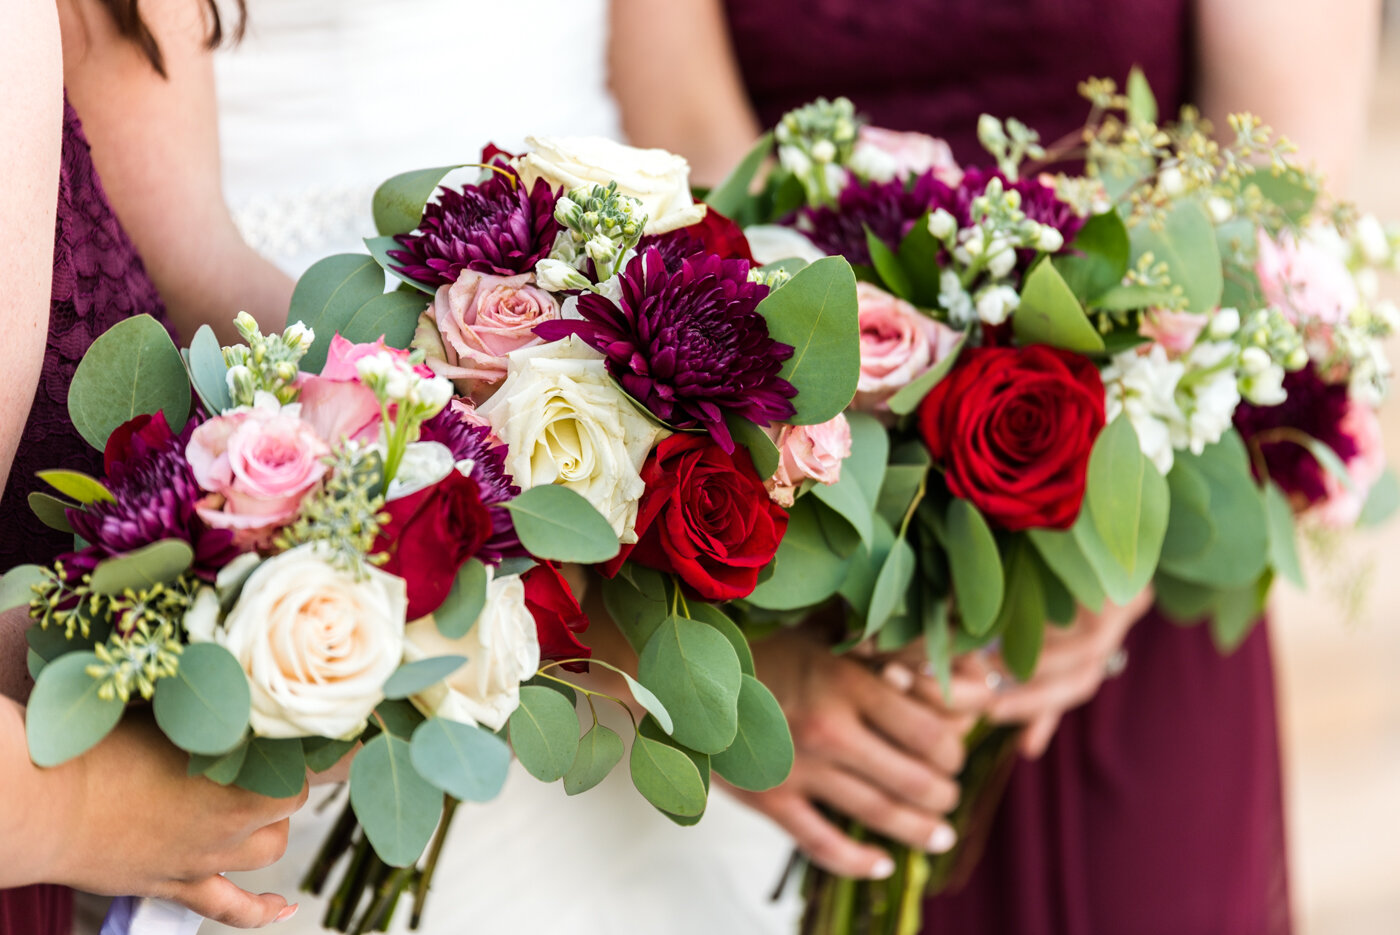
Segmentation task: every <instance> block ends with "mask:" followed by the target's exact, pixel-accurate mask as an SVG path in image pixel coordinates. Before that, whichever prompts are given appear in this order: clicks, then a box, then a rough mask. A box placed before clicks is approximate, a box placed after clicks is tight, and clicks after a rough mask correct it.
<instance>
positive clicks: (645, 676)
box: [637, 617, 743, 814]
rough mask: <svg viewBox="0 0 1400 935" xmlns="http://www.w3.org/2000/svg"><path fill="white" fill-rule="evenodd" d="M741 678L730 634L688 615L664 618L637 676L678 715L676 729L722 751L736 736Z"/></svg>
mask: <svg viewBox="0 0 1400 935" xmlns="http://www.w3.org/2000/svg"><path fill="white" fill-rule="evenodd" d="M742 678H743V670H742V669H741V668H740V666H739V658H738V656H737V655H736V654H735V652H734V648H733V647H732V646H730V645H729V640H728V639H726V638H725V637H724V635H723V634H721V633H719V632H717V631H716V630H715V629H714V628H713V627H710V626H707V625H705V624H703V623H700V622H698V621H695V620H690V619H688V618H685V617H671V618H670V619H668V620H666V621H665V622H664V623H662V624H661V626H660V627H658V628H657V630H656V633H655V634H654V635H653V636H652V638H651V640H650V641H648V642H647V645H646V647H645V648H644V649H643V650H642V653H641V657H640V658H639V659H638V661H637V680H638V681H640V682H641V683H642V684H643V685H645V686H647V687H648V688H650V689H651V690H652V692H653V693H655V695H656V697H657V698H659V699H660V700H661V703H662V704H663V705H665V706H666V710H667V711H668V712H670V715H671V717H672V718H673V719H674V722H675V725H674V726H675V729H674V730H673V731H671V735H672V736H673V737H675V738H676V740H677V741H678V742H680V743H683V744H685V745H686V746H688V747H692V748H694V749H695V750H698V751H699V752H701V753H718V752H720V751H721V750H723V749H725V748H726V747H728V746H729V744H730V743H732V742H733V740H734V733H735V731H736V730H738V718H739V713H738V700H739V685H740V682H741V680H742ZM678 814H679V813H678Z"/></svg>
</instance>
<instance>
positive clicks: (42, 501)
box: [29, 490, 80, 535]
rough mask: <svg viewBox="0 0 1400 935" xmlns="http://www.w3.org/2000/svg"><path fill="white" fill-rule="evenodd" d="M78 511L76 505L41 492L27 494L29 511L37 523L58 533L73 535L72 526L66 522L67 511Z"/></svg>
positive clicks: (34, 491) (35, 491)
mask: <svg viewBox="0 0 1400 935" xmlns="http://www.w3.org/2000/svg"><path fill="white" fill-rule="evenodd" d="M77 509H80V507H79V506H78V504H76V503H70V502H68V501H67V500H60V499H59V498H58V497H55V496H51V495H50V494H46V493H44V492H43V491H41V490H33V491H30V493H29V511H30V512H31V513H33V514H34V516H35V518H36V519H38V520H39V522H41V523H43V524H44V525H45V526H47V527H49V528H50V529H53V530H56V531H58V532H66V533H68V534H69V535H72V534H73V524H72V523H70V522H69V521H68V511H69V510H77Z"/></svg>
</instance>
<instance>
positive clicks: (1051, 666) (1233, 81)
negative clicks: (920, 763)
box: [609, 0, 1380, 875]
mask: <svg viewBox="0 0 1400 935" xmlns="http://www.w3.org/2000/svg"><path fill="white" fill-rule="evenodd" d="M1194 15H1195V19H1196V30H1195V37H1196V42H1197V50H1196V51H1197V63H1196V67H1197V75H1196V79H1197V80H1196V83H1195V87H1196V88H1197V89H1198V98H1199V103H1200V105H1201V108H1202V111H1203V113H1204V115H1205V116H1206V117H1207V118H1208V119H1210V120H1211V121H1212V123H1213V124H1214V125H1215V126H1216V127H1219V128H1222V129H1224V128H1227V126H1228V124H1227V122H1226V117H1227V116H1228V115H1229V113H1231V112H1233V111H1238V110H1251V111H1253V112H1255V113H1258V114H1260V115H1262V116H1264V117H1265V118H1266V119H1267V121H1268V123H1269V124H1270V125H1272V126H1273V127H1274V128H1275V129H1277V130H1279V131H1280V132H1282V133H1284V134H1285V135H1286V136H1288V137H1289V138H1290V139H1292V140H1293V141H1294V142H1295V143H1297V144H1298V145H1299V147H1300V149H1301V151H1302V152H1304V153H1306V154H1307V156H1308V158H1309V159H1311V160H1312V161H1314V162H1315V164H1316V166H1317V167H1318V168H1319V169H1320V170H1321V171H1322V172H1323V173H1324V174H1325V175H1327V177H1328V178H1329V179H1330V181H1331V183H1332V190H1333V191H1334V192H1337V193H1339V194H1340V193H1341V192H1343V191H1344V186H1345V183H1346V181H1347V179H1348V174H1349V170H1350V168H1351V164H1352V160H1353V158H1354V156H1355V153H1356V151H1357V146H1358V144H1359V142H1360V139H1361V137H1362V134H1363V131H1364V127H1365V115H1366V112H1367V104H1368V100H1369V93H1370V86H1371V81H1372V77H1373V72H1374V70H1375V56H1376V51H1377V49H1376V46H1377V42H1376V39H1377V37H1378V36H1379V22H1380V3H1379V0H1341V2H1338V3H1334V4H1318V3H1315V2H1312V0H1231V2H1228V3H1221V2H1206V0H1200V2H1198V3H1197V4H1196V6H1195V9H1194ZM612 20H613V31H612V39H611V46H610V49H609V65H610V68H611V71H612V86H613V91H614V93H615V94H616V96H617V100H618V105H619V107H620V110H621V117H622V124H623V127H624V129H625V130H626V132H627V135H628V137H629V138H630V140H631V142H632V143H634V144H636V145H639V146H658V147H662V148H665V149H669V150H672V151H674V152H677V153H680V154H681V155H684V156H685V157H686V158H687V159H689V160H690V163H691V167H692V172H693V178H694V180H695V181H696V183H697V184H713V183H714V182H716V181H718V180H719V179H721V178H723V177H724V175H725V173H726V172H727V171H728V170H729V168H730V167H732V166H733V165H734V164H735V163H736V162H738V160H739V159H741V158H742V157H743V155H744V154H745V153H746V152H747V151H748V149H749V147H750V146H751V145H752V142H753V140H754V139H755V138H756V137H757V136H758V134H759V132H760V129H761V128H760V127H759V124H758V120H757V118H756V116H755V115H754V112H753V109H752V108H751V107H750V105H749V103H748V100H747V98H746V96H745V94H744V92H743V83H742V78H741V76H740V75H739V73H738V70H737V67H736V64H735V57H734V50H733V48H732V46H731V44H730V41H729V37H728V34H727V31H726V27H725V21H724V9H723V5H722V3H721V2H720V0H668V2H667V3H664V4H661V3H655V2H651V0H612ZM1067 93H1068V92H1067ZM1149 605H1150V598H1149V596H1148V595H1142V596H1140V597H1139V598H1137V599H1136V600H1134V601H1132V602H1130V604H1129V606H1128V607H1123V608H1118V607H1111V606H1110V607H1106V608H1105V609H1104V611H1103V612H1102V613H1099V614H1093V613H1089V612H1087V611H1081V612H1080V614H1079V615H1078V616H1077V617H1076V619H1075V622H1074V623H1073V624H1072V625H1071V626H1070V627H1068V628H1064V629H1060V628H1054V627H1052V628H1049V630H1048V632H1047V636H1046V646H1045V651H1044V654H1043V656H1042V661H1041V665H1040V670H1039V672H1038V673H1037V674H1036V675H1035V676H1034V677H1033V678H1032V680H1031V681H1030V682H1028V683H1026V684H1025V685H1020V686H1012V687H1010V688H1007V689H1005V690H1003V691H1001V692H997V693H994V694H988V692H987V689H986V685H987V675H988V674H989V673H990V672H992V671H997V672H998V673H999V674H1000V673H1001V672H1003V671H1004V667H1003V666H1002V665H1001V662H1000V660H999V659H997V658H996V657H995V656H992V657H988V658H984V657H969V658H967V659H964V660H962V661H961V662H960V664H959V672H958V674H957V676H956V678H955V686H954V692H953V699H952V702H951V705H950V710H945V709H942V708H941V707H940V705H941V704H942V701H941V695H940V693H939V690H938V687H937V685H936V684H935V683H933V682H932V680H929V679H926V678H922V677H917V678H915V679H914V681H913V683H912V684H911V685H910V688H909V693H910V695H911V696H912V697H914V698H917V699H921V700H923V701H924V702H925V703H926V704H927V705H928V708H927V709H926V710H931V711H935V712H939V711H942V713H943V714H944V718H943V720H942V721H941V722H940V723H941V727H940V728H939V729H934V728H932V727H929V726H927V723H926V727H925V729H926V730H928V733H927V735H926V736H927V738H928V740H927V744H928V747H929V748H934V747H940V746H942V745H943V744H944V743H945V738H946V736H947V735H948V734H949V733H956V732H958V731H959V730H960V729H961V728H962V726H963V725H964V724H965V721H962V720H959V719H958V718H957V717H956V716H955V715H953V713H952V712H961V713H964V714H965V713H968V712H974V711H985V712H986V713H987V715H988V716H990V717H991V718H993V719H994V720H997V721H1002V722H1007V723H1025V724H1027V730H1026V732H1025V734H1024V736H1023V738H1022V751H1023V753H1025V754H1026V755H1028V756H1039V755H1040V754H1041V753H1043V752H1044V750H1045V748H1046V747H1047V746H1048V744H1049V742H1050V739H1051V738H1052V737H1053V735H1054V731H1055V727H1056V726H1057V725H1058V723H1059V720H1060V718H1061V717H1062V716H1063V714H1064V713H1065V712H1066V711H1069V710H1071V709H1072V708H1074V707H1077V706H1078V705H1080V704H1083V703H1084V702H1085V701H1087V700H1089V699H1090V698H1092V697H1093V695H1094V694H1095V692H1097V690H1098V686H1099V685H1100V684H1101V683H1102V681H1103V679H1104V678H1105V667H1106V664H1107V662H1108V660H1109V659H1110V658H1111V657H1112V656H1113V654H1114V653H1115V652H1116V651H1117V650H1118V648H1119V647H1120V646H1121V645H1122V642H1123V639H1124V637H1125V636H1126V635H1127V632H1128V630H1129V629H1130V627H1131V626H1132V624H1133V622H1134V621H1135V620H1137V619H1138V618H1139V617H1140V616H1141V613H1142V611H1143V610H1145V609H1146V607H1147V606H1149ZM794 650H797V651H799V652H800V648H796V647H791V646H786V645H783V644H777V643H775V644H774V645H773V646H772V648H769V649H764V648H763V647H760V648H759V649H758V651H757V652H756V655H761V656H763V655H773V656H782V655H783V654H784V653H787V652H791V651H794ZM1131 664H1132V663H1131V661H1130V662H1129V665H1130V666H1131ZM811 665H812V666H813V668H810V669H809V670H808V671H807V672H806V673H805V674H804V677H803V678H790V677H785V676H783V675H782V674H777V675H775V676H774V677H773V679H772V681H769V684H770V686H771V687H772V688H773V690H774V692H775V694H777V696H778V698H779V700H780V701H781V702H782V703H783V706H784V710H785V711H786V712H787V714H788V717H789V720H790V722H791V723H792V724H793V727H794V736H795V738H796V742H797V745H798V751H797V766H795V767H794V770H793V776H792V778H790V779H789V781H788V782H787V783H785V784H784V785H783V786H781V787H779V788H778V789H775V790H772V791H770V792H766V793H760V794H751V793H750V794H745V795H744V798H745V800H746V801H748V802H749V804H751V805H752V806H753V807H754V808H756V809H758V810H759V811H761V812H763V813H765V814H767V815H768V816H769V817H770V818H773V819H774V820H775V821H777V822H778V823H779V824H780V825H782V826H783V827H784V828H786V829H787V830H788V831H789V832H790V833H791V834H793V836H794V837H796V838H797V840H798V842H799V844H800V845H802V846H803V847H804V848H806V849H808V850H809V851H815V852H816V855H817V856H818V857H819V862H822V863H824V865H827V866H830V867H832V868H833V869H838V870H841V871H842V872H845V873H849V874H851V875H876V873H877V871H879V870H882V869H884V867H885V865H884V864H883V863H882V862H881V861H882V859H883V855H880V854H878V852H873V849H871V848H868V847H863V846H861V845H857V844H856V843H855V842H853V841H850V840H849V839H845V838H842V839H841V841H840V842H836V841H835V838H834V837H833V836H835V837H841V836H840V835H839V833H838V832H836V831H835V829H834V827H832V826H830V825H829V824H828V825H826V827H820V826H819V825H818V824H817V822H818V821H820V820H821V819H819V818H817V817H814V816H817V814H818V813H817V812H816V810H815V808H814V807H813V806H814V804H815V803H817V802H823V803H825V804H827V805H830V806H832V807H834V808H836V809H837V810H838V811H844V812H846V813H847V814H854V815H857V816H859V815H861V814H864V812H862V811H861V805H860V803H867V802H869V801H873V800H874V799H873V797H874V796H876V795H886V796H888V795H889V794H890V791H891V790H888V789H886V788H882V787H881V785H880V782H879V780H878V778H875V777H867V778H861V777H857V778H856V779H855V780H854V781H855V782H856V783H858V784H859V785H858V786H856V787H852V785H851V783H852V781H851V780H850V778H849V776H846V775H841V776H839V777H836V776H835V775H834V774H833V773H832V772H831V771H830V770H831V765H830V764H832V763H833V762H841V758H840V757H838V756H835V755H833V752H832V751H833V750H835V749H836V748H838V747H841V748H845V749H854V748H855V745H857V744H859V743H860V742H861V741H860V739H859V738H860V736H861V734H862V732H863V731H865V729H866V728H865V723H863V721H862V718H861V717H858V716H857V715H856V712H867V711H869V710H870V705H871V704H872V703H873V694H872V692H873V689H871V687H870V686H869V685H868V684H867V683H866V682H865V680H862V679H859V678H856V677H852V676H849V675H846V674H845V673H844V672H842V671H840V670H841V669H843V668H844V667H842V666H836V667H834V668H833V669H832V670H831V671H824V672H823V671H820V670H819V669H818V668H816V665H817V664H816V662H815V660H812V662H811ZM767 678H768V677H767V675H765V680H767ZM813 680H817V681H819V682H820V684H819V685H817V686H816V687H815V688H814V687H812V685H811V684H810V683H811V682H812V681H813ZM899 681H901V682H903V681H904V679H900V680H899ZM1003 684H1009V683H1006V682H1005V681H1003ZM979 686H980V688H979ZM837 696H842V697H843V698H844V700H841V701H838V700H836V698H837ZM836 707H843V710H844V711H845V715H844V716H841V717H836V718H832V717H830V716H829V715H828V714H826V713H825V712H826V711H827V710H828V709H832V708H836ZM813 717H816V718H817V721H816V723H817V724H818V725H819V727H820V729H818V730H815V731H814V730H811V729H809V728H808V727H807V726H806V725H808V724H809V723H810V721H811V719H812V718H813ZM879 732H880V735H881V736H883V737H886V738H891V739H893V738H898V737H902V736H906V734H905V729H904V728H902V727H894V726H892V725H891V724H889V723H884V724H883V726H882V727H881V728H880V731H879ZM894 745H895V746H898V742H897V741H895V744H894ZM843 790H846V791H854V792H855V794H852V795H843V794H842V791H843ZM904 791H905V792H909V791H912V787H911V788H909V789H906V790H904ZM833 799H839V801H833ZM902 805H903V806H906V807H908V806H912V805H914V803H913V802H910V801H908V800H907V799H906V800H905V801H904V802H903V803H902ZM838 853H839V855H840V856H839V857H836V858H835V859H833V857H832V855H833V854H838ZM862 863H863V865H864V868H865V870H864V873H862V872H860V871H859V870H858V869H857V868H858V867H859V866H860V865H862Z"/></svg>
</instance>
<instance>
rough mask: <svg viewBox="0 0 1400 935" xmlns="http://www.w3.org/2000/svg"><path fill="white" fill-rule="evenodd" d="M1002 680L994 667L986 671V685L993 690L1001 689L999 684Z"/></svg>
mask: <svg viewBox="0 0 1400 935" xmlns="http://www.w3.org/2000/svg"><path fill="white" fill-rule="evenodd" d="M1004 681H1005V679H1004V678H1003V677H1002V674H1001V673H1000V672H998V671H997V670H996V669H992V670H991V671H990V672H988V673H987V687H988V688H989V689H991V690H992V691H994V692H999V691H1001V685H1002V682H1004Z"/></svg>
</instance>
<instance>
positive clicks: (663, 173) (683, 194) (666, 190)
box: [516, 136, 705, 234]
mask: <svg viewBox="0 0 1400 935" xmlns="http://www.w3.org/2000/svg"><path fill="white" fill-rule="evenodd" d="M525 143H526V144H527V145H528V146H529V147H530V152H528V153H526V154H525V155H524V156H522V157H520V160H519V161H518V162H517V164H516V171H518V172H519V173H520V178H521V181H523V182H524V183H525V186H526V187H527V188H529V187H531V186H533V185H534V184H535V179H541V178H542V179H544V180H545V181H546V182H548V183H549V184H550V185H552V186H554V187H555V188H561V187H562V188H563V189H564V191H565V192H571V191H573V190H574V189H576V188H586V187H588V186H591V185H607V184H608V183H609V182H612V181H615V182H617V188H618V191H619V192H621V193H622V194H624V195H631V196H632V197H633V198H636V199H637V200H638V201H640V202H641V203H642V205H643V206H644V207H645V208H646V211H647V223H646V228H645V232H646V233H648V234H664V233H666V232H667V231H672V230H675V229H676V228H679V227H689V226H690V225H692V224H695V223H697V222H699V221H700V220H701V219H703V218H704V217H705V206H704V205H703V204H696V203H695V200H694V199H693V198H692V197H691V195H690V164H689V163H687V162H686V161H685V160H684V159H682V158H681V157H680V156H677V155H676V154H675V153H669V152H667V151H666V150H664V149H638V148H636V147H635V146H624V145H623V144H621V143H615V142H613V141H612V140H606V139H603V138H602V137H598V136H576V137H564V138H560V139H552V138H550V137H544V136H540V137H535V136H530V137H526V138H525Z"/></svg>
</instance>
